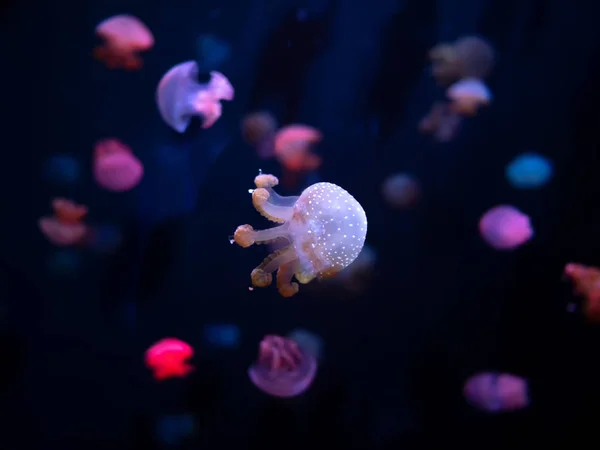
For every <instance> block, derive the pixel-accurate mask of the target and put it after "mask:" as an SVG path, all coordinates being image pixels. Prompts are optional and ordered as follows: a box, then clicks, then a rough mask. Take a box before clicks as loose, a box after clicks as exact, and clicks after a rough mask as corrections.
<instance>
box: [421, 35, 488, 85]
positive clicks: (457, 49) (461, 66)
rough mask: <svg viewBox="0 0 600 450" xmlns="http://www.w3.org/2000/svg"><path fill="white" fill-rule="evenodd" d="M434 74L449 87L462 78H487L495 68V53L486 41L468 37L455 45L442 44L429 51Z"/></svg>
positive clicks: (459, 40)
mask: <svg viewBox="0 0 600 450" xmlns="http://www.w3.org/2000/svg"><path fill="white" fill-rule="evenodd" d="M429 59H430V61H431V66H432V74H433V76H434V78H435V79H436V81H437V82H438V84H440V85H442V86H447V85H449V84H452V83H454V82H456V81H457V80H459V79H461V78H469V77H472V78H480V79H483V78H485V77H487V76H488V75H489V74H490V72H491V71H492V69H493V67H494V61H495V52H494V49H493V47H492V46H491V45H490V44H489V42H487V41H486V40H484V39H482V38H480V37H477V36H466V37H463V38H460V39H458V40H457V41H456V42H453V43H441V44H438V45H436V46H435V47H433V48H432V49H431V50H430V51H429Z"/></svg>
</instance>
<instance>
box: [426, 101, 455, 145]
mask: <svg viewBox="0 0 600 450" xmlns="http://www.w3.org/2000/svg"><path fill="white" fill-rule="evenodd" d="M461 121H462V119H461V117H460V116H459V115H458V114H456V113H454V112H453V111H452V110H451V108H450V104H448V103H441V102H436V103H434V105H433V106H432V107H431V111H429V113H428V114H427V115H426V116H425V117H423V119H421V121H420V122H419V132H420V133H422V134H431V135H433V137H434V139H435V140H436V141H437V142H450V141H451V140H452V139H454V137H456V135H457V133H458V130H459V128H460V124H461Z"/></svg>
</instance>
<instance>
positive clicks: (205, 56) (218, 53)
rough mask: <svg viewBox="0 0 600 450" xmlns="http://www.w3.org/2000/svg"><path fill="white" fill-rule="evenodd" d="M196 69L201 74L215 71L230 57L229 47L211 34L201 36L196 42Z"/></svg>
mask: <svg viewBox="0 0 600 450" xmlns="http://www.w3.org/2000/svg"><path fill="white" fill-rule="evenodd" d="M196 50H197V53H198V67H199V69H200V70H201V71H202V72H209V71H211V70H217V69H218V68H219V66H221V65H222V64H223V63H224V62H226V61H227V60H228V59H229V58H230V57H231V46H230V45H229V44H228V43H227V42H225V41H223V40H221V39H219V38H218V37H216V36H213V35H212V34H203V35H201V36H200V37H199V38H198V39H197V40H196Z"/></svg>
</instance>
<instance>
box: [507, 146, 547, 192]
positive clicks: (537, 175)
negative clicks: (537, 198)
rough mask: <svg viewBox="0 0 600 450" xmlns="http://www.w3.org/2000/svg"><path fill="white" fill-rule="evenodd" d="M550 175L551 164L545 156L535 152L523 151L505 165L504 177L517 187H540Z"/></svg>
mask: <svg viewBox="0 0 600 450" xmlns="http://www.w3.org/2000/svg"><path fill="white" fill-rule="evenodd" d="M551 177H552V164H551V163H550V161H549V160H548V159H547V158H545V157H543V156H542V155H538V154H536V153H523V154H522V155H519V156H517V157H516V158H515V159H513V160H512V161H511V163H510V164H509V165H508V166H506V178H508V181H509V182H510V184H511V185H512V186H513V187H516V188H518V189H532V188H538V187H541V186H543V185H545V184H546V183H547V182H548V181H549V180H550V178H551Z"/></svg>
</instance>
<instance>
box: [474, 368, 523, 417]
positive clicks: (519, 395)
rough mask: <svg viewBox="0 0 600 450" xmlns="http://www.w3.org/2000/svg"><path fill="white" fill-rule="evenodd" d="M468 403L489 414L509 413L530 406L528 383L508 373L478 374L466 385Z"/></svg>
mask: <svg viewBox="0 0 600 450" xmlns="http://www.w3.org/2000/svg"><path fill="white" fill-rule="evenodd" d="M463 395H464V398H465V400H466V401H467V403H469V404H470V405H471V406H473V407H474V408H477V409H479V410H481V411H485V412H488V413H497V412H509V411H516V410H519V409H523V408H526V407H527V406H528V405H529V394H528V387H527V381H526V380H525V379H523V378H522V377H518V376H515V375H511V374H507V373H500V374H498V373H492V372H485V373H478V374H476V375H473V376H472V377H470V378H469V379H468V380H467V381H466V382H465V384H464V387H463Z"/></svg>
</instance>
